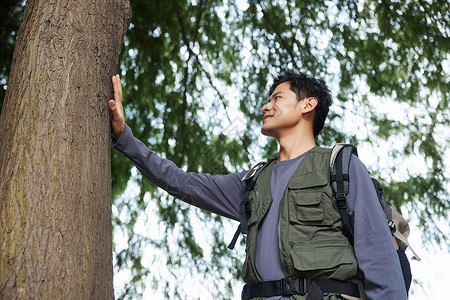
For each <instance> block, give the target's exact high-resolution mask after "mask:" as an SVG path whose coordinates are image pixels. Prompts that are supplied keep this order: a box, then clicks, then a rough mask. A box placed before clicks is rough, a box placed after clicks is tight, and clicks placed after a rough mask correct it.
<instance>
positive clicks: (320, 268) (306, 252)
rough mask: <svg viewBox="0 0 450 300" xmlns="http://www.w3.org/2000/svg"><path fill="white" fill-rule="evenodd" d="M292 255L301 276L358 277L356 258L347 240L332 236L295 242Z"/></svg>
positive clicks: (343, 278) (345, 278)
mask: <svg viewBox="0 0 450 300" xmlns="http://www.w3.org/2000/svg"><path fill="white" fill-rule="evenodd" d="M291 257H292V262H293V266H294V268H295V270H296V271H297V272H298V274H296V275H298V276H299V277H306V278H314V277H322V278H333V279H339V280H348V279H352V278H355V277H356V271H357V263H356V258H355V254H354V252H353V248H352V247H351V245H350V244H349V243H348V241H347V240H343V239H335V238H331V239H329V240H316V241H310V242H305V243H294V244H293V246H292V249H291Z"/></svg>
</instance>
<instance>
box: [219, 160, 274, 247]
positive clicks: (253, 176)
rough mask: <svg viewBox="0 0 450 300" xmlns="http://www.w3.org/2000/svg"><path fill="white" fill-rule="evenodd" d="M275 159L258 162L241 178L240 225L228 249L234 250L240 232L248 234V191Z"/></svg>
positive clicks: (249, 210) (249, 211) (249, 212)
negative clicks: (243, 183) (242, 194)
mask: <svg viewBox="0 0 450 300" xmlns="http://www.w3.org/2000/svg"><path fill="white" fill-rule="evenodd" d="M275 159H276V158H274V159H272V160H270V161H268V162H259V163H257V164H256V165H255V166H253V168H251V169H250V171H248V172H247V174H246V175H245V176H244V178H242V181H244V182H245V194H244V197H242V201H241V204H240V205H239V221H240V224H239V226H238V228H237V230H236V232H235V233H234V236H233V239H232V240H231V242H230V244H229V245H228V249H231V250H232V249H234V246H235V245H236V241H237V239H238V237H239V234H240V233H241V232H242V233H243V234H247V233H248V224H247V219H248V218H249V217H250V214H251V209H250V205H249V196H250V191H251V190H252V189H253V188H254V187H255V185H256V180H257V179H258V176H259V174H261V172H262V170H264V168H265V167H267V166H268V165H269V164H270V163H271V162H272V161H274V160H275Z"/></svg>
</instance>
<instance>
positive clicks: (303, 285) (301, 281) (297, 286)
mask: <svg viewBox="0 0 450 300" xmlns="http://www.w3.org/2000/svg"><path fill="white" fill-rule="evenodd" d="M308 288H309V286H308V284H307V280H306V279H305V278H297V279H292V278H283V279H281V293H282V294H281V295H282V296H292V295H305V294H306V293H307V292H308Z"/></svg>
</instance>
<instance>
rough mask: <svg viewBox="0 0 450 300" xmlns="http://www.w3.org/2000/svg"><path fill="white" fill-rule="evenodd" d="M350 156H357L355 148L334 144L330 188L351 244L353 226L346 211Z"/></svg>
mask: <svg viewBox="0 0 450 300" xmlns="http://www.w3.org/2000/svg"><path fill="white" fill-rule="evenodd" d="M352 154H354V155H356V156H358V151H357V150H356V147H355V146H353V145H350V144H336V146H334V148H333V151H332V153H331V159H330V167H331V170H332V171H331V176H330V180H331V188H332V189H333V200H334V201H335V203H336V205H337V206H338V208H339V211H340V212H341V216H342V221H343V223H344V228H343V230H344V234H345V235H346V236H347V238H348V239H349V241H350V242H351V244H353V226H351V223H350V217H349V215H348V211H347V195H348V192H349V170H350V160H351V158H352Z"/></svg>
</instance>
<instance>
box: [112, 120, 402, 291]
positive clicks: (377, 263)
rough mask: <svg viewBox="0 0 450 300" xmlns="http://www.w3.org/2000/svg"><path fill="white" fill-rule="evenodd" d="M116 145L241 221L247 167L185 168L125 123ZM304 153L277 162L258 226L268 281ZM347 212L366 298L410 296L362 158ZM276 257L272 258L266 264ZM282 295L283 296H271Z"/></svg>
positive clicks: (164, 183) (158, 176)
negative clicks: (231, 170) (283, 204)
mask: <svg viewBox="0 0 450 300" xmlns="http://www.w3.org/2000/svg"><path fill="white" fill-rule="evenodd" d="M113 147H114V148H115V149H116V150H118V151H120V152H121V153H123V154H124V155H125V156H126V157H128V158H129V159H130V160H131V161H132V162H133V163H134V164H135V165H136V167H137V168H138V169H139V171H140V172H141V173H142V174H143V175H144V176H145V177H146V178H147V179H148V180H150V181H151V182H152V183H154V184H155V185H157V186H159V187H160V188H162V189H164V190H166V191H167V192H168V193H169V194H170V195H172V196H174V197H176V198H178V199H181V200H182V201H185V202H187V203H189V204H192V205H195V206H197V207H199V208H201V209H205V210H207V211H210V212H212V213H216V214H218V215H221V216H225V217H227V218H231V219H234V220H239V204H240V202H241V200H242V197H243V195H244V192H245V184H244V183H243V182H242V181H241V179H242V178H243V177H244V175H245V174H246V172H241V173H236V174H230V175H210V174H199V173H186V172H184V171H183V170H181V169H180V168H178V167H177V166H176V165H175V164H174V163H173V162H171V161H170V160H167V159H164V158H161V157H159V156H158V155H156V154H155V153H154V152H153V151H150V150H149V149H148V148H147V147H146V146H145V145H144V144H143V143H142V142H141V141H139V140H138V139H136V138H135V137H134V136H133V134H132V131H131V129H130V128H129V127H128V126H127V125H126V126H125V130H124V132H123V133H122V135H121V136H120V138H119V140H117V141H114V144H113ZM304 156H305V154H303V155H301V156H299V157H297V158H294V159H292V160H288V161H282V162H279V163H277V164H275V166H274V168H273V171H272V178H271V189H272V198H273V202H272V205H271V207H270V209H269V211H268V213H267V215H266V217H265V219H264V222H263V224H262V225H261V228H260V230H259V235H258V243H257V249H256V267H257V269H258V272H259V273H260V274H261V276H262V278H263V280H278V279H282V278H284V277H285V276H284V274H283V271H282V267H281V262H280V252H279V248H278V232H277V224H278V215H279V204H280V201H281V198H282V195H283V192H284V190H285V188H286V185H287V183H288V181H289V178H290V177H291V175H292V174H293V172H294V171H295V170H296V169H297V167H298V166H299V164H300V163H301V161H302V160H303V158H304ZM349 177H350V179H349V181H350V185H349V194H348V197H347V202H348V203H347V205H348V212H349V215H350V220H351V221H352V223H353V227H354V250H355V256H356V259H357V261H358V266H359V268H360V269H361V271H362V272H363V273H364V278H365V282H364V284H365V290H366V297H367V299H386V300H388V299H392V300H402V299H407V296H406V289H405V287H404V282H403V277H402V272H401V268H400V263H399V260H398V256H397V253H396V251H395V248H394V245H393V243H392V237H391V234H390V231H389V228H388V226H387V222H386V218H385V217H384V214H383V211H382V209H381V206H380V205H379V203H378V198H377V195H376V192H375V190H374V189H373V185H372V182H371V179H370V177H369V175H368V173H367V170H366V169H365V166H364V165H363V164H362V163H361V161H360V160H359V159H358V158H357V157H356V156H354V157H353V158H352V160H351V163H350V172H349ZM267 262H271V263H267ZM268 299H270V300H272V299H279V297H271V298H268Z"/></svg>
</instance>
